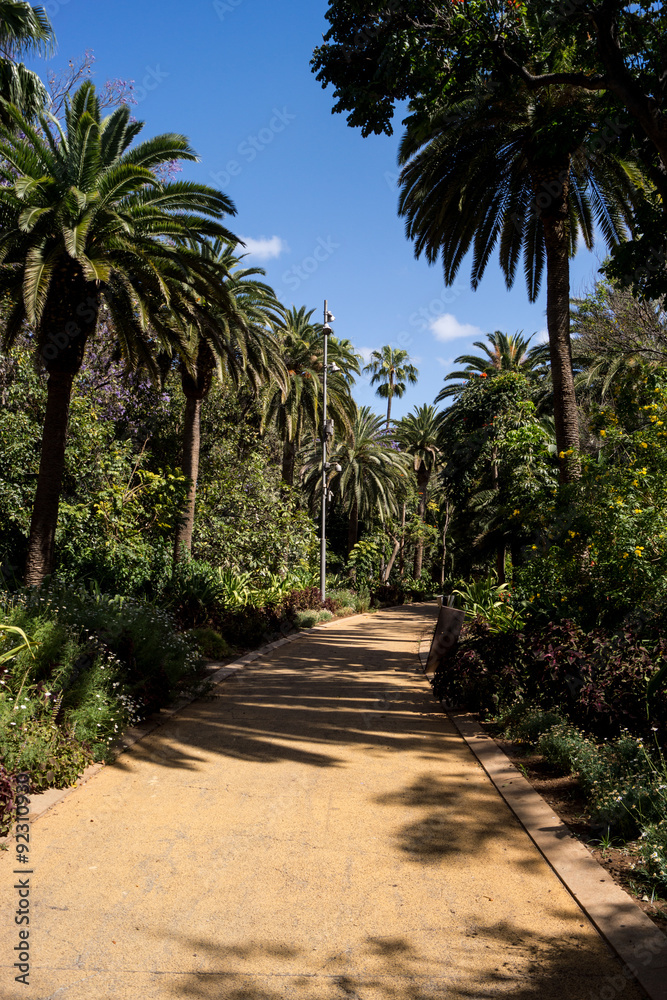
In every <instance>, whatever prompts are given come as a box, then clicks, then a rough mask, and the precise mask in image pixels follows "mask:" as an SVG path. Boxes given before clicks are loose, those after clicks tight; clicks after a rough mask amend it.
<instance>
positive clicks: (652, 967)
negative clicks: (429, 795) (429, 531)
mask: <svg viewBox="0 0 667 1000" xmlns="http://www.w3.org/2000/svg"><path fill="white" fill-rule="evenodd" d="M430 644H431V640H430V638H429V639H425V640H423V641H422V642H421V643H420V646H419V659H420V661H421V664H422V666H423V667H424V669H425V667H426V659H427V657H428V651H429V648H430ZM447 716H448V717H449V719H450V720H451V721H452V723H453V724H454V726H455V727H456V729H457V730H458V731H459V733H460V735H461V736H462V738H463V740H464V741H465V742H466V744H467V745H468V747H469V748H470V750H471V751H472V753H473V754H474V755H475V757H476V758H477V760H478V761H479V762H480V764H481V765H482V767H483V768H484V770H485V771H486V773H487V775H488V776H489V778H490V779H491V781H492V782H493V784H494V785H495V787H496V789H497V791H498V792H499V794H500V795H501V796H502V798H503V799H504V800H505V802H506V803H507V805H508V806H509V808H510V809H511V810H512V812H513V813H514V815H515V816H516V818H517V819H518V820H519V822H520V823H521V825H522V826H523V828H524V829H525V831H526V833H527V834H528V836H529V837H530V838H531V840H532V841H533V843H534V844H535V846H536V847H537V849H538V850H539V851H540V853H541V854H542V856H543V857H544V858H545V860H546V861H547V863H548V864H549V866H550V867H551V868H552V869H553V871H554V872H555V873H556V875H557V876H558V878H559V879H560V881H561V882H562V883H563V885H564V886H565V888H566V889H567V891H568V892H569V893H570V895H571V896H572V897H573V899H574V900H575V902H576V903H578V904H579V906H580V907H581V909H582V910H583V911H584V913H585V914H586V916H587V917H588V919H589V920H590V921H591V923H592V924H593V925H594V926H595V928H596V929H597V930H598V932H599V933H600V935H601V936H602V937H603V939H604V940H605V941H606V943H607V944H608V945H609V946H610V948H611V949H612V950H613V951H614V952H615V953H616V955H617V956H618V958H619V959H620V960H621V962H622V963H623V972H622V975H619V977H618V978H619V979H620V978H623V977H624V978H625V979H630V978H631V977H634V978H635V979H636V980H637V982H638V983H639V984H640V985H641V986H642V988H643V989H644V990H645V991H646V993H647V994H648V996H649V997H650V998H651V1000H664V997H665V981H667V937H666V936H665V935H664V934H663V933H662V932H661V931H660V930H659V929H658V928H657V927H656V926H655V924H654V923H653V922H652V921H651V920H650V919H649V917H647V916H646V914H645V913H644V912H643V910H641V909H640V908H639V907H638V906H637V905H636V904H635V903H634V901H633V899H632V897H631V896H630V895H628V893H627V892H625V890H623V889H621V887H620V886H618V885H617V884H616V883H615V882H614V880H613V879H612V877H611V875H610V874H609V872H608V871H607V870H606V869H605V868H603V867H602V865H600V864H598V862H597V861H596V860H595V858H593V857H592V856H591V854H590V853H589V852H588V850H587V849H586V847H585V846H584V845H583V844H582V843H581V842H580V841H579V840H577V838H576V837H575V836H574V834H573V833H571V832H570V830H569V828H568V827H567V826H566V825H565V823H563V821H562V820H561V819H559V818H558V817H557V816H554V813H553V810H552V809H551V808H550V807H549V805H547V803H546V802H545V801H544V799H543V798H542V796H541V795H540V794H539V792H537V791H535V789H534V788H533V786H532V785H531V784H530V782H529V781H528V780H527V779H526V778H524V776H523V775H522V774H521V772H520V771H519V770H518V768H516V767H515V766H514V764H513V763H512V762H511V761H510V759H509V757H507V755H506V754H505V753H503V751H502V750H501V749H500V747H499V746H498V745H497V743H496V741H495V740H494V739H493V738H492V737H490V736H489V735H488V733H486V732H484V731H483V730H482V728H481V726H480V724H479V721H478V720H477V719H476V717H475V716H474V715H472V714H471V713H465V712H447ZM615 982H616V980H614V983H615ZM609 989H611V990H612V993H611V994H610V996H612V995H616V993H617V992H620V989H619V988H618V987H617V986H614V985H612V984H611V982H610V983H609ZM602 995H603V994H602V993H600V996H601V997H602Z"/></svg>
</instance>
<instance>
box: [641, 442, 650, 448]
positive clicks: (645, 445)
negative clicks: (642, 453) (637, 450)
mask: <svg viewBox="0 0 667 1000" xmlns="http://www.w3.org/2000/svg"><path fill="white" fill-rule="evenodd" d="M639 443H640V445H641V446H642V448H648V445H647V444H646V441H640V442H639Z"/></svg>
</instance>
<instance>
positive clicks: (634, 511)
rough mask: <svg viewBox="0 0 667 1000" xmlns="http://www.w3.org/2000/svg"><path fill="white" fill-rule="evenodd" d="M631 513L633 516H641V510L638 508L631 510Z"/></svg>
mask: <svg viewBox="0 0 667 1000" xmlns="http://www.w3.org/2000/svg"><path fill="white" fill-rule="evenodd" d="M632 513H633V514H641V509H640V508H639V507H635V509H634V510H633V512H632Z"/></svg>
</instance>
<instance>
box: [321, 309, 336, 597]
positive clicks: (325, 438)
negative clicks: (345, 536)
mask: <svg viewBox="0 0 667 1000" xmlns="http://www.w3.org/2000/svg"><path fill="white" fill-rule="evenodd" d="M333 318H334V317H333V316H332V315H331V313H330V312H329V309H328V303H327V300H326V299H325V300H324V327H323V333H324V371H323V373H322V388H323V392H324V399H323V401H322V537H321V539H320V594H321V595H322V602H323V603H324V600H325V599H326V586H327V493H328V491H329V483H328V479H327V471H328V466H327V443H328V440H329V437H328V434H329V428H328V427H327V372H328V349H329V336H330V335H331V327H330V326H329V323H330V322H331V321H332V320H333Z"/></svg>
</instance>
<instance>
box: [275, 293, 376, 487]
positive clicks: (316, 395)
mask: <svg viewBox="0 0 667 1000" xmlns="http://www.w3.org/2000/svg"><path fill="white" fill-rule="evenodd" d="M313 312H314V310H312V309H311V311H310V312H306V308H305V306H302V307H301V308H300V309H299V310H297V309H296V307H293V308H292V309H290V310H288V311H287V312H286V313H285V316H284V318H283V319H281V320H280V321H279V322H278V323H276V332H277V334H278V336H279V338H280V340H281V344H282V358H283V363H284V365H285V368H286V370H287V388H286V389H285V387H284V386H281V385H278V384H276V385H274V386H273V387H272V390H271V391H270V392H269V393H268V395H267V398H266V401H265V407H264V417H263V426H264V427H267V426H273V427H275V429H276V430H277V432H278V434H279V436H280V439H281V441H282V443H283V468H282V479H283V482H284V483H285V484H286V485H287V486H293V485H294V475H295V468H296V456H297V452H298V450H299V448H300V446H301V443H302V441H303V440H304V439H305V437H306V436H307V435H308V434H313V435H315V434H317V433H318V430H319V426H318V425H319V420H320V413H321V406H322V398H323V385H322V374H323V371H324V334H323V332H322V331H323V327H322V324H321V323H320V324H318V323H312V322H311V317H312V315H313ZM328 355H329V364H330V365H331V366H332V368H333V366H335V370H330V371H329V373H328V375H327V407H328V413H329V416H330V417H331V419H332V420H333V421H334V426H335V428H336V432H337V433H338V434H340V435H347V434H349V433H350V432H351V430H352V425H353V422H354V415H355V411H356V406H355V403H354V400H353V399H352V396H351V395H350V387H351V386H352V384H353V383H354V375H358V374H359V359H358V355H356V354H355V353H354V349H353V348H352V345H351V344H350V342H349V341H347V340H342V341H341V340H338V339H337V338H336V337H334V336H331V335H330V336H329V348H328Z"/></svg>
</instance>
